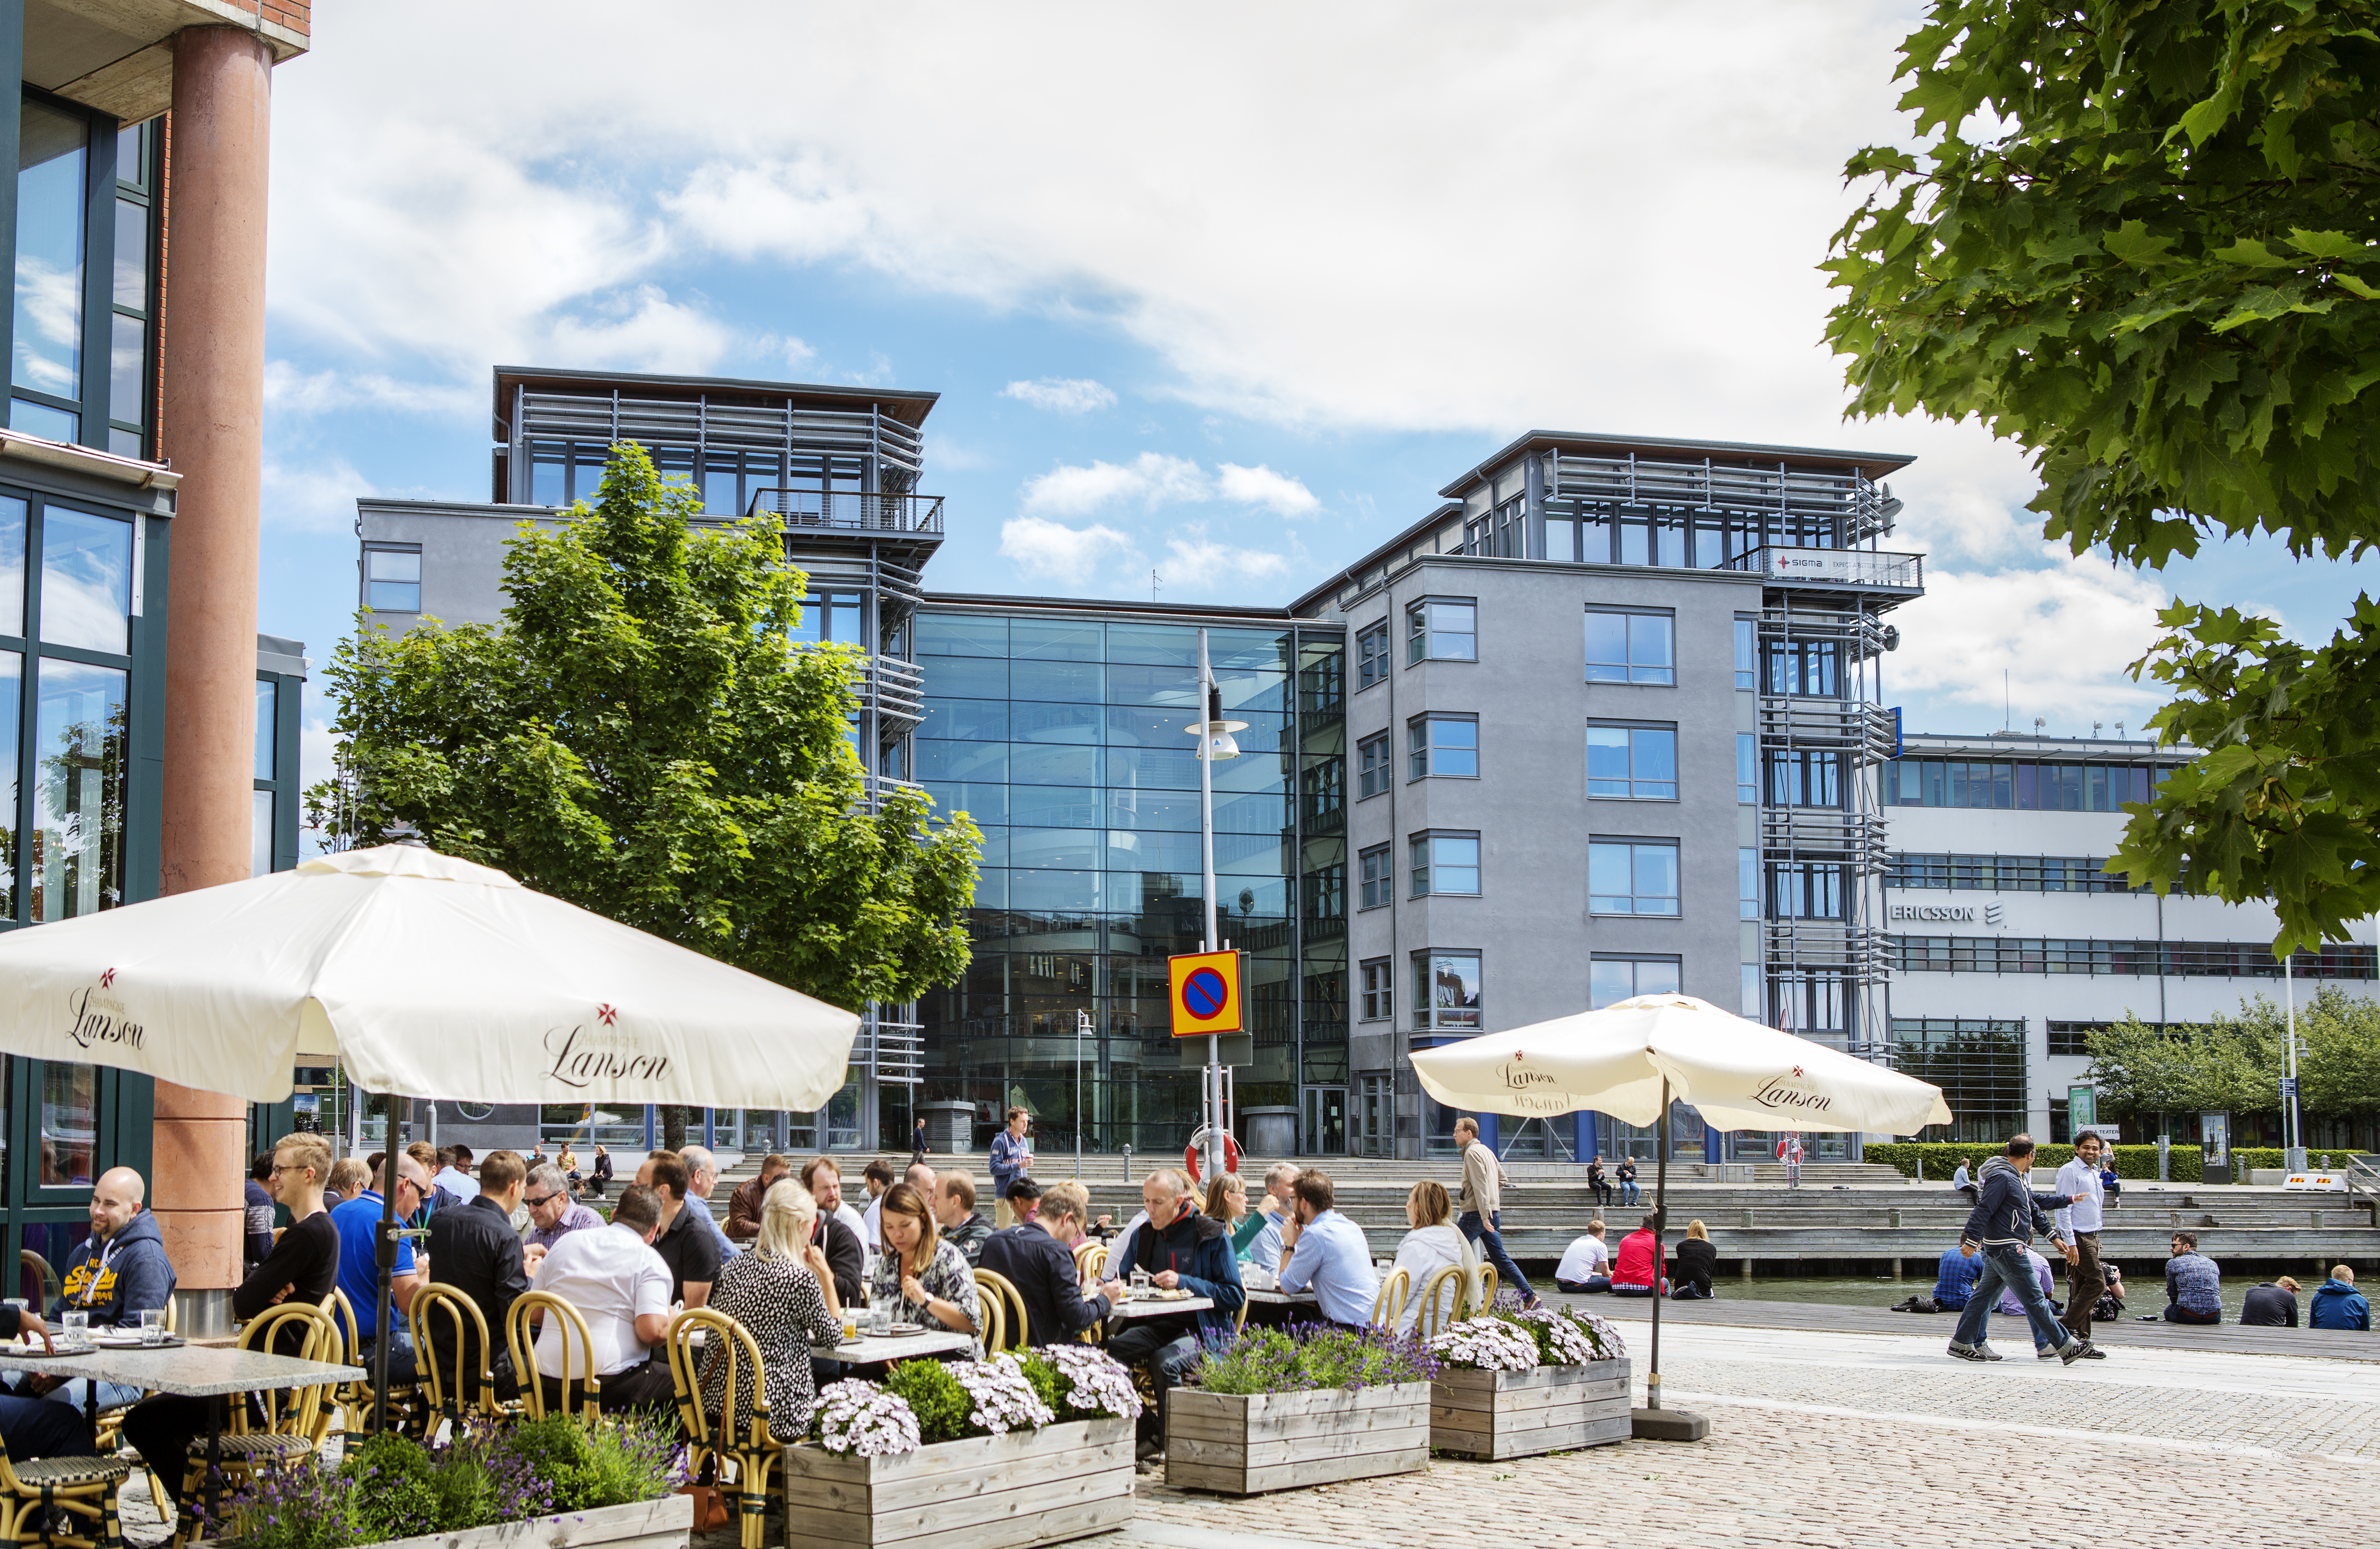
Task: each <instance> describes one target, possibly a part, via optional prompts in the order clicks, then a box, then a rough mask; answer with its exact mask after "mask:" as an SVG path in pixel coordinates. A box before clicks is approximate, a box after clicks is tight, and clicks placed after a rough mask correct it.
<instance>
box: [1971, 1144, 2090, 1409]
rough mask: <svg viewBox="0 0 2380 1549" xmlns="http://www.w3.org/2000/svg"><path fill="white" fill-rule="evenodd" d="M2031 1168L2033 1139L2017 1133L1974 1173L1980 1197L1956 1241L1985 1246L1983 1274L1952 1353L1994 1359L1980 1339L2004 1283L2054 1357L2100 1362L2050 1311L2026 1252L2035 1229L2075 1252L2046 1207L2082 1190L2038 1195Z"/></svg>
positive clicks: (2055, 1205)
mask: <svg viewBox="0 0 2380 1549" xmlns="http://www.w3.org/2000/svg"><path fill="white" fill-rule="evenodd" d="M2032 1171H2033V1137H2032V1136H2030V1135H2018V1136H2015V1137H2013V1138H2012V1139H2010V1141H2009V1143H2008V1153H2007V1154H2006V1155H2004V1156H1995V1157H1992V1158H1990V1159H1989V1160H1987V1161H1985V1164H1984V1165H1983V1166H1982V1167H1981V1168H1980V1169H1978V1170H1977V1172H1976V1174H1975V1182H1976V1184H1977V1185H1978V1186H1979V1187H1980V1189H1981V1190H1982V1194H1983V1198H1982V1200H1981V1201H1980V1202H1979V1203H1977V1204H1976V1206H1975V1209H1974V1213H1973V1214H1971V1215H1969V1216H1968V1217H1967V1227H1966V1230H1965V1231H1963V1232H1962V1233H1961V1234H1960V1244H1961V1247H1964V1246H1965V1245H1967V1244H1969V1243H1973V1244H1974V1245H1975V1246H1977V1247H1979V1248H1981V1249H1982V1250H1983V1256H1984V1269H1983V1273H1982V1274H1980V1275H1977V1276H1975V1288H1974V1291H1973V1294H1972V1295H1970V1296H1969V1298H1968V1299H1967V1310H1966V1311H1964V1312H1961V1314H1960V1315H1959V1328H1958V1332H1957V1333H1955V1334H1953V1335H1951V1336H1950V1353H1951V1354H1952V1355H1954V1356H1956V1357H1958V1358H1959V1359H1960V1360H1999V1359H2000V1355H1999V1352H1998V1351H1997V1350H1995V1349H1993V1348H1991V1347H1990V1346H1989V1345H1986V1344H1985V1343H1984V1335H1985V1329H1986V1328H1987V1327H1988V1326H1989V1323H1990V1319H1991V1314H1992V1307H1993V1305H1994V1304H1995V1303H1996V1302H1998V1300H1999V1299H2000V1292H2001V1290H2002V1289H2003V1288H2005V1289H2009V1290H2012V1291H2014V1292H2015V1293H2016V1299H2017V1300H2018V1302H2019V1303H2020V1304H2021V1305H2022V1307H2023V1308H2024V1315H2025V1320H2026V1322H2028V1323H2031V1324H2032V1325H2033V1340H2034V1344H2035V1345H2039V1346H2045V1347H2047V1348H2051V1349H2054V1350H2056V1351H2057V1352H2058V1360H2061V1361H2064V1362H2065V1363H2066V1364H2067V1365H2069V1366H2071V1365H2073V1364H2074V1363H2075V1362H2076V1361H2078V1360H2104V1359H2106V1358H2105V1357H2104V1356H2103V1355H2101V1353H2100V1351H2099V1350H2098V1348H2097V1347H2095V1346H2094V1345H2093V1344H2092V1343H2091V1342H2090V1341H2089V1340H2087V1339H2077V1338H2076V1337H2075V1336H2074V1335H2073V1333H2072V1331H2071V1330H2070V1329H2068V1328H2067V1326H2066V1325H2065V1324H2064V1323H2059V1322H2058V1314H2057V1313H2056V1312H2054V1311H2050V1307H2049V1299H2048V1297H2046V1296H2045V1295H2044V1294H2043V1293H2042V1289H2041V1282H2040V1280H2038V1279H2037V1278H2035V1276H2034V1269H2033V1262H2032V1260H2030V1259H2028V1258H2027V1257H2026V1256H2025V1250H2026V1249H2028V1248H2030V1247H2031V1246H2032V1245H2033V1234H2034V1232H2036V1231H2039V1232H2046V1233H2047V1234H2048V1236H2049V1238H2051V1240H2052V1241H2055V1242H2056V1243H2057V1244H2058V1248H2059V1249H2060V1250H2063V1251H2065V1252H2066V1253H2068V1254H2069V1255H2071V1254H2072V1253H2073V1251H2074V1250H2073V1248H2072V1246H2071V1245H2070V1244H2069V1243H2068V1242H2067V1241H2066V1240H2065V1239H2064V1238H2062V1237H2061V1236H2059V1234H2058V1226H2057V1224H2056V1223H2055V1222H2053V1221H2051V1220H2050V1218H2049V1216H2048V1214H2046V1213H2047V1212H2049V1211H2052V1210H2056V1209H2058V1208H2059V1207H2060V1206H2062V1205H2065V1204H2068V1203H2080V1202H2081V1196H2079V1195H2078V1196H2076V1197H2074V1199H2073V1200H2071V1201H2070V1200H2069V1199H2068V1197H2067V1196H2065V1195H2063V1194H2036V1193H2034V1191H2033V1189H2032V1186H2031V1184H2030V1183H2028V1182H2027V1181H2026V1176H2027V1175H2028V1174H2030V1173H2031V1172H2032Z"/></svg>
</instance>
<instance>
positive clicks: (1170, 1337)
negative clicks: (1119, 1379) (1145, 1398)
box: [1108, 1318, 1198, 1445]
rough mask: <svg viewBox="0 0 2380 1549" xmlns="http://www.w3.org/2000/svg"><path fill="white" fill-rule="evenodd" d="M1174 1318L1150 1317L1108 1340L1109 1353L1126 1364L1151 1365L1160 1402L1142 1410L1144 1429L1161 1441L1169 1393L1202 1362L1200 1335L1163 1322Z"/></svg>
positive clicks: (1145, 1433) (1150, 1382) (1152, 1384)
mask: <svg viewBox="0 0 2380 1549" xmlns="http://www.w3.org/2000/svg"><path fill="white" fill-rule="evenodd" d="M1170 1321H1171V1320H1168V1319H1163V1318H1150V1319H1146V1320H1143V1321H1141V1322H1138V1323H1134V1324H1132V1326H1130V1327H1129V1328H1126V1329H1125V1330H1124V1331H1123V1333H1122V1334H1119V1335H1117V1336H1115V1337H1113V1338H1111V1339H1110V1340H1109V1341H1108V1354H1110V1355H1111V1356H1113V1357H1115V1358H1116V1360H1120V1361H1122V1362H1123V1363H1124V1364H1125V1365H1126V1366H1138V1365H1141V1364H1143V1363H1144V1362H1145V1363H1146V1364H1147V1367H1148V1385H1149V1386H1150V1387H1152V1388H1154V1389H1156V1391H1157V1402H1156V1403H1154V1404H1152V1405H1150V1406H1149V1407H1148V1408H1147V1409H1144V1410H1143V1411H1142V1412H1141V1417H1140V1433H1141V1434H1142V1435H1143V1436H1146V1437H1149V1438H1152V1439H1154V1440H1155V1441H1157V1442H1158V1443H1160V1445H1162V1444H1163V1442H1164V1440H1165V1400H1166V1396H1167V1395H1168V1394H1170V1393H1172V1391H1173V1390H1174V1389H1175V1388H1176V1387H1178V1386H1180V1385H1181V1383H1182V1379H1183V1378H1184V1376H1186V1375H1187V1374H1188V1373H1189V1371H1190V1368H1192V1367H1193V1366H1196V1364H1198V1336H1196V1334H1184V1333H1183V1332H1182V1330H1181V1328H1180V1327H1179V1326H1175V1327H1172V1328H1167V1327H1164V1326H1162V1325H1163V1324H1165V1323H1168V1322H1170Z"/></svg>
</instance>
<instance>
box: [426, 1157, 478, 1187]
mask: <svg viewBox="0 0 2380 1549" xmlns="http://www.w3.org/2000/svg"><path fill="white" fill-rule="evenodd" d="M448 1149H449V1150H450V1151H451V1152H452V1153H453V1160H452V1161H450V1162H448V1163H447V1164H446V1165H444V1166H443V1167H441V1168H439V1169H438V1176H437V1177H434V1178H432V1179H431V1180H430V1186H431V1188H432V1189H444V1190H446V1192H448V1193H449V1194H452V1195H454V1196H455V1198H456V1199H458V1200H475V1199H477V1198H479V1196H480V1185H479V1180H478V1179H476V1178H474V1177H471V1148H470V1147H469V1146H454V1147H450V1148H448Z"/></svg>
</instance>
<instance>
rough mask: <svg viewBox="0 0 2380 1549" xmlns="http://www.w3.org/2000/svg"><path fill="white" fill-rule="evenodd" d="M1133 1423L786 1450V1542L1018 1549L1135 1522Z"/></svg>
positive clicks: (813, 1547) (804, 1547) (819, 1546)
mask: <svg viewBox="0 0 2380 1549" xmlns="http://www.w3.org/2000/svg"><path fill="white" fill-rule="evenodd" d="M1132 1430H1133V1428H1132V1421H1128V1420H1068V1421H1060V1422H1059V1423H1057V1424H1055V1425H1045V1426H1043V1427H1042V1428H1041V1429H1040V1430H1038V1431H1012V1432H1010V1433H1008V1434H1007V1435H1005V1436H968V1437H965V1438H964V1439H962V1440H959V1441H955V1442H936V1443H935V1444H934V1445H931V1446H924V1447H919V1448H918V1449H917V1451H915V1452H905V1453H902V1454H901V1455H900V1456H898V1457H894V1458H862V1457H859V1456H858V1455H857V1454H856V1453H843V1452H829V1451H827V1450H826V1449H825V1448H824V1447H821V1446H820V1445H817V1444H815V1443H807V1442H806V1443H804V1444H803V1445H799V1446H793V1447H788V1448H786V1449H785V1455H784V1461H783V1469H784V1470H785V1544H786V1549H829V1546H830V1545H833V1546H838V1549H839V1546H844V1545H858V1546H860V1549H878V1546H880V1545H883V1544H892V1543H921V1544H922V1543H925V1542H926V1541H928V1540H932V1541H935V1542H936V1543H947V1544H948V1545H950V1546H951V1549H1023V1546H1024V1545H1026V1544H1034V1543H1059V1542H1061V1541H1062V1540H1065V1539H1069V1538H1081V1537H1084V1536H1085V1535H1086V1534H1089V1533H1097V1532H1105V1531H1108V1530H1109V1529H1111V1528H1120V1527H1122V1526H1123V1525H1124V1524H1125V1523H1126V1522H1129V1521H1131V1520H1132V1482H1133V1467H1132Z"/></svg>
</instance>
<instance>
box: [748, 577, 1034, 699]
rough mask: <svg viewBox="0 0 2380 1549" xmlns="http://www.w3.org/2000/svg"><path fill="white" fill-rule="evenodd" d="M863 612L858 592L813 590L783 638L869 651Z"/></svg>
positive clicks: (803, 600)
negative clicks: (863, 625)
mask: <svg viewBox="0 0 2380 1549" xmlns="http://www.w3.org/2000/svg"><path fill="white" fill-rule="evenodd" d="M865 612H866V609H865V606H864V598H863V595H862V593H860V592H815V593H813V594H811V595H810V596H807V597H805V598H803V599H802V616H801V617H800V619H799V620H798V621H796V622H795V625H794V627H793V628H791V629H789V630H787V631H786V632H785V634H786V638H787V639H788V640H793V641H795V643H796V644H801V645H820V644H826V645H856V646H858V647H859V648H860V649H861V650H863V651H867V650H871V649H873V648H872V647H871V646H870V645H869V643H868V640H867V638H866V635H867V631H866V629H865V628H863V627H862V624H861V619H862V617H863V616H864V614H865ZM1020 697H1021V696H1020Z"/></svg>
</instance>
